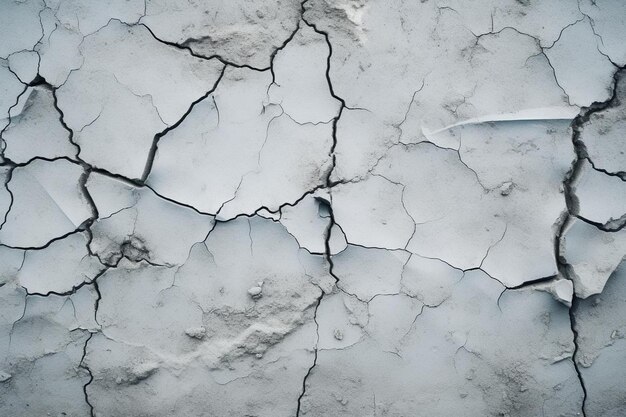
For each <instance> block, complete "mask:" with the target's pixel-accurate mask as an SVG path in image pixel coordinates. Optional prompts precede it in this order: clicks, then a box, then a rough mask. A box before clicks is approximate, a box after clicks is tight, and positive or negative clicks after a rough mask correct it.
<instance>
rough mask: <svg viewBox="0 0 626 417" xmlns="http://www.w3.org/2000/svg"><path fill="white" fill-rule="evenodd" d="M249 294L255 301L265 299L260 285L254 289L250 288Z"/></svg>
mask: <svg viewBox="0 0 626 417" xmlns="http://www.w3.org/2000/svg"><path fill="white" fill-rule="evenodd" d="M248 294H249V295H250V297H252V299H254V300H256V299H259V298H261V297H263V288H262V287H261V286H260V285H258V286H254V287H250V288H249V289H248Z"/></svg>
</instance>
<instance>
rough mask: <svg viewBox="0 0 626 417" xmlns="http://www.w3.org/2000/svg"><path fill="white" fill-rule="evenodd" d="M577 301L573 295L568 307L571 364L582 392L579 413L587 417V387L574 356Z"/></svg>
mask: <svg viewBox="0 0 626 417" xmlns="http://www.w3.org/2000/svg"><path fill="white" fill-rule="evenodd" d="M578 301H579V299H578V298H577V297H576V295H574V297H573V299H572V305H571V306H570V307H569V309H568V311H569V321H570V327H571V330H572V335H573V338H572V339H573V343H574V352H573V353H572V363H573V364H574V369H575V370H576V375H577V376H578V381H579V382H580V388H581V389H582V390H583V401H582V406H581V412H582V415H583V417H587V414H586V413H585V404H586V402H587V387H586V386H585V380H584V378H583V375H582V373H581V372H580V367H579V366H578V362H577V361H576V356H577V355H578V349H579V346H578V330H577V329H576V313H575V310H576V306H577V305H578Z"/></svg>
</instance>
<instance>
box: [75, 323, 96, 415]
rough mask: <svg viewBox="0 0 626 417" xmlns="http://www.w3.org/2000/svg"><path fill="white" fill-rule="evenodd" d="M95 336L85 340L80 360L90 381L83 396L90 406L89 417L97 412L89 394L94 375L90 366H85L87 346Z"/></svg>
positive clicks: (80, 365)
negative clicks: (88, 390) (88, 389)
mask: <svg viewBox="0 0 626 417" xmlns="http://www.w3.org/2000/svg"><path fill="white" fill-rule="evenodd" d="M93 335H94V333H90V334H89V337H88V338H87V340H85V345H84V346H83V356H82V357H81V358H80V363H79V365H78V366H79V368H81V369H84V370H85V371H86V372H87V374H88V375H89V381H87V383H86V384H85V385H83V395H84V396H85V402H86V403H87V405H88V406H89V415H90V416H91V417H95V412H94V408H93V404H91V402H90V401H89V394H88V393H87V387H88V386H89V385H90V384H91V383H92V382H93V373H92V372H91V369H89V366H87V365H86V364H85V357H86V356H87V344H88V343H89V341H90V340H91V338H92V337H93Z"/></svg>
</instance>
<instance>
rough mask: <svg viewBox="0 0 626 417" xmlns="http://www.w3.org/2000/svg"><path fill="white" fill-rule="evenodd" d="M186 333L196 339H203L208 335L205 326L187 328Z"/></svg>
mask: <svg viewBox="0 0 626 417" xmlns="http://www.w3.org/2000/svg"><path fill="white" fill-rule="evenodd" d="M185 334H186V335H187V336H189V337H192V338H194V339H198V340H202V339H204V338H205V337H206V328H204V327H203V326H200V327H190V328H188V329H187V330H185Z"/></svg>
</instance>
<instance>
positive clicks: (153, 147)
mask: <svg viewBox="0 0 626 417" xmlns="http://www.w3.org/2000/svg"><path fill="white" fill-rule="evenodd" d="M226 68H227V65H224V66H223V67H222V71H221V72H220V75H219V77H217V80H215V83H214V84H213V86H212V87H211V89H210V90H209V91H207V92H206V93H205V94H203V95H202V96H201V97H199V98H198V99H197V100H195V101H194V102H192V103H191V105H190V106H189V108H188V109H187V111H186V112H185V114H183V116H182V117H181V118H180V119H179V120H178V121H177V122H176V123H174V124H173V125H171V126H168V127H167V128H165V130H163V131H161V132H159V133H157V134H156V135H154V139H153V140H152V145H151V146H150V150H149V151H148V157H147V160H146V165H145V167H144V170H143V174H142V175H141V179H140V182H141V183H145V182H146V181H147V179H148V176H149V175H150V171H152V165H153V164H154V158H155V157H156V152H157V149H158V147H159V140H160V139H161V138H162V137H163V136H165V135H167V133H168V132H170V131H171V130H174V129H176V128H177V127H178V126H180V125H181V123H183V122H184V121H185V119H186V118H187V116H189V114H190V113H191V112H192V111H193V109H194V107H195V106H196V104H198V103H200V102H201V101H203V100H204V99H206V98H207V97H209V96H210V95H211V94H213V92H215V89H216V88H217V86H218V85H219V83H220V81H221V80H222V78H223V77H224V74H225V73H226Z"/></svg>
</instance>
